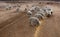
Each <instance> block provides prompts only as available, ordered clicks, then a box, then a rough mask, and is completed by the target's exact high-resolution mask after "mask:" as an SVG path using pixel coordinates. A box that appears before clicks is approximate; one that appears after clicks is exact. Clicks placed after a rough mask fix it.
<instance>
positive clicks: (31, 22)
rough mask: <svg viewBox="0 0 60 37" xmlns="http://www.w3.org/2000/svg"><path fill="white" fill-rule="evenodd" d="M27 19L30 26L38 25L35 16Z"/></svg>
mask: <svg viewBox="0 0 60 37" xmlns="http://www.w3.org/2000/svg"><path fill="white" fill-rule="evenodd" d="M29 20H30V22H29V23H30V25H31V26H39V25H40V21H39V19H38V18H36V17H30V18H29Z"/></svg>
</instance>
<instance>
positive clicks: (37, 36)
mask: <svg viewBox="0 0 60 37" xmlns="http://www.w3.org/2000/svg"><path fill="white" fill-rule="evenodd" d="M32 4H37V3H29V4H28V5H32ZM25 5H26V4H22V6H21V9H23V8H24V7H25ZM39 5H40V4H39ZM45 5H47V6H50V7H51V8H52V9H53V15H52V16H51V17H50V18H46V19H44V21H43V23H42V24H41V26H40V27H39V29H38V28H37V29H36V27H31V26H29V19H28V17H27V15H26V13H23V12H19V13H18V14H17V13H14V11H13V13H12V14H10V13H11V12H10V11H9V13H8V14H7V13H5V12H6V11H5V12H3V13H2V12H0V13H2V14H4V13H5V14H6V15H4V16H1V17H6V18H8V17H10V16H13V17H10V19H8V21H7V20H5V22H4V21H2V20H3V19H5V18H3V19H1V17H0V20H1V21H2V23H0V37H60V4H44V3H43V6H45ZM9 15H10V16H9ZM7 16H8V17H7ZM36 31H37V32H36Z"/></svg>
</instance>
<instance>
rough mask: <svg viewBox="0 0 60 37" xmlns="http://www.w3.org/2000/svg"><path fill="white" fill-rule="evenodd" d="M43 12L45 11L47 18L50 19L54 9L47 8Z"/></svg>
mask: <svg viewBox="0 0 60 37" xmlns="http://www.w3.org/2000/svg"><path fill="white" fill-rule="evenodd" d="M43 10H45V12H46V17H50V16H51V15H52V13H53V12H52V9H51V8H49V7H45V8H43Z"/></svg>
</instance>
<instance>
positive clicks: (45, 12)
mask: <svg viewBox="0 0 60 37" xmlns="http://www.w3.org/2000/svg"><path fill="white" fill-rule="evenodd" d="M52 13H53V12H52V9H51V8H49V7H47V6H46V7H43V8H40V7H39V6H32V7H31V8H30V9H27V15H28V17H29V23H30V25H31V26H39V25H41V21H40V20H42V19H44V18H45V17H50V16H51V15H52Z"/></svg>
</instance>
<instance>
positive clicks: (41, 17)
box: [34, 13, 44, 20]
mask: <svg viewBox="0 0 60 37" xmlns="http://www.w3.org/2000/svg"><path fill="white" fill-rule="evenodd" d="M34 17H37V18H38V19H39V20H41V19H43V18H44V16H43V15H42V14H38V13H37V14H35V15H34Z"/></svg>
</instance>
